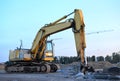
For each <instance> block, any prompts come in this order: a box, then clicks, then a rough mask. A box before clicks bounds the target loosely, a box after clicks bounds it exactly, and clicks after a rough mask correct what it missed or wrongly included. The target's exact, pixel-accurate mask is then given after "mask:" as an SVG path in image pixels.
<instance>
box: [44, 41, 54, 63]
mask: <svg viewBox="0 0 120 81" xmlns="http://www.w3.org/2000/svg"><path fill="white" fill-rule="evenodd" d="M53 46H54V44H53V42H52V40H49V41H48V40H47V41H46V48H45V52H44V60H45V61H53V60H54V52H53Z"/></svg>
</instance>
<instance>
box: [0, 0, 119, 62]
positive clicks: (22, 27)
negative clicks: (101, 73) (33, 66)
mask: <svg viewBox="0 0 120 81" xmlns="http://www.w3.org/2000/svg"><path fill="white" fill-rule="evenodd" d="M74 9H81V10H82V12H83V16H84V22H85V32H86V33H91V32H97V31H104V30H114V31H110V32H101V33H98V34H91V35H87V34H86V45H87V47H86V50H85V55H86V56H92V55H95V56H106V55H112V53H113V52H119V51H120V31H119V30H120V0H0V62H5V61H7V60H9V50H14V49H16V47H19V46H20V40H22V41H23V48H28V49H30V48H31V46H32V42H33V40H34V38H35V35H36V34H37V32H38V30H39V29H40V28H41V27H43V26H44V25H45V24H49V23H51V22H54V21H55V20H57V19H59V18H61V17H63V16H64V15H67V14H69V13H71V12H73V11H74ZM73 17H74V15H72V16H70V18H73ZM49 39H54V41H53V42H54V44H55V46H54V52H55V56H77V54H76V49H75V41H74V35H73V33H72V30H71V29H68V30H66V31H62V32H60V33H57V34H54V35H51V36H50V37H49ZM56 39H59V40H56Z"/></svg>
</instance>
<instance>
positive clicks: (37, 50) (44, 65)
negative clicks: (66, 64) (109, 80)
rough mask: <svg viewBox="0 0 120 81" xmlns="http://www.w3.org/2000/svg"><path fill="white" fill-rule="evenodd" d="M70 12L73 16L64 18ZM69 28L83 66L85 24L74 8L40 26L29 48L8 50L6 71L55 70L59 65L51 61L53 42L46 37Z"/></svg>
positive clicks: (45, 71) (80, 12)
mask: <svg viewBox="0 0 120 81" xmlns="http://www.w3.org/2000/svg"><path fill="white" fill-rule="evenodd" d="M72 14H74V18H70V19H66V18H67V17H68V16H70V15H72ZM65 19H66V20H65ZM63 20H64V21H63ZM70 28H71V29H72V31H73V33H74V39H75V44H76V51H77V56H78V57H80V59H81V65H83V66H85V64H86V63H85V57H84V56H85V54H84V51H85V48H86V42H85V24H84V20H83V14H82V11H81V10H80V9H75V10H74V11H73V12H72V13H70V14H68V15H65V16H63V17H62V18H60V19H58V20H56V21H55V22H53V23H50V24H47V25H45V26H43V27H41V28H40V30H39V31H38V32H37V35H36V37H35V39H34V41H33V43H32V47H31V49H23V48H21V47H20V48H16V49H14V50H10V51H9V61H8V62H7V63H6V66H5V70H6V72H44V73H49V72H56V71H57V70H58V69H59V68H60V66H59V65H58V64H55V63H54V62H53V60H54V54H53V43H52V41H50V40H47V38H48V37H49V36H50V35H53V34H55V33H58V32H61V31H64V30H67V29H70Z"/></svg>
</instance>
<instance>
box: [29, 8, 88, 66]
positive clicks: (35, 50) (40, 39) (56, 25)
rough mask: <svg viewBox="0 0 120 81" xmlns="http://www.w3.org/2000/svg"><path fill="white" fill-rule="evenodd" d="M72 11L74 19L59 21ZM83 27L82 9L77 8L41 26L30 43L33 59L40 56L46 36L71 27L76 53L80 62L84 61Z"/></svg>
mask: <svg viewBox="0 0 120 81" xmlns="http://www.w3.org/2000/svg"><path fill="white" fill-rule="evenodd" d="M73 13H74V19H70V20H68V21H65V22H60V21H61V20H63V19H65V18H67V16H69V15H71V14H73ZM84 27H85V25H84V20H83V15H82V11H81V10H78V9H75V11H74V12H72V13H70V14H68V15H66V16H64V17H62V18H60V19H58V20H57V21H55V22H53V23H51V24H49V25H47V26H44V27H42V28H41V29H40V30H39V31H38V33H37V35H36V37H35V39H34V41H33V44H32V48H31V53H32V54H33V59H36V57H39V58H42V55H43V54H44V53H43V52H44V50H45V45H46V42H45V41H46V40H47V37H48V36H50V35H52V34H54V33H58V32H60V31H64V30H66V29H69V28H72V30H73V33H74V37H75V43H76V50H77V55H78V56H79V57H80V58H81V62H82V63H83V64H84V63H85V58H84V49H85V47H86V43H85V30H84Z"/></svg>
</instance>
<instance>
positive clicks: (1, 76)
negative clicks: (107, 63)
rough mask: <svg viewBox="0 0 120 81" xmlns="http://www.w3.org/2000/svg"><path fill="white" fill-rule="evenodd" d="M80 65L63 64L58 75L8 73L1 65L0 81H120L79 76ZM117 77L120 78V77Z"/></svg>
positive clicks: (118, 80) (117, 80)
mask: <svg viewBox="0 0 120 81" xmlns="http://www.w3.org/2000/svg"><path fill="white" fill-rule="evenodd" d="M78 64H79V63H72V64H68V65H63V64H61V65H60V66H61V69H60V70H58V71H57V72H56V73H6V72H5V71H4V65H0V81H120V79H115V80H114V79H105V80H104V79H103V78H104V77H105V76H106V77H108V76H110V75H96V76H97V77H102V79H93V78H91V75H86V76H84V75H83V74H79V73H78V66H79V65H78ZM102 64H104V63H102ZM76 65H78V66H76ZM100 66H101V65H100ZM83 77H84V78H83ZM106 77H105V78H106ZM117 77H119V78H120V76H117Z"/></svg>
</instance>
